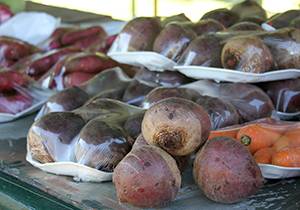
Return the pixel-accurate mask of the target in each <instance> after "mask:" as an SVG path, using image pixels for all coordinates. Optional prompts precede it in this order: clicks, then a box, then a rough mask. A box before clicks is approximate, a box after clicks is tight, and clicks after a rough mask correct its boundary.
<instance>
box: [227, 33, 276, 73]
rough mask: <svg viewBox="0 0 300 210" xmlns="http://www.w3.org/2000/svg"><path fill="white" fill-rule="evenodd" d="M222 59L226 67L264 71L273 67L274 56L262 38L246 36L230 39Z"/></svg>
mask: <svg viewBox="0 0 300 210" xmlns="http://www.w3.org/2000/svg"><path fill="white" fill-rule="evenodd" d="M221 61H222V65H223V67H224V68H225V69H233V70H238V71H243V72H251V73H264V72H267V71H269V69H270V68H271V66H272V64H273V57H272V53H271V51H270V49H269V48H268V47H267V45H266V44H265V43H264V42H263V41H262V40H261V39H260V38H258V37H255V36H246V37H233V38H231V39H229V40H228V41H227V43H226V44H225V45H224V47H223V49H222V53H221Z"/></svg>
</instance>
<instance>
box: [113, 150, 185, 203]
mask: <svg viewBox="0 0 300 210" xmlns="http://www.w3.org/2000/svg"><path fill="white" fill-rule="evenodd" d="M113 184H114V186H115V188H116V191H117V197H118V200H119V202H120V203H123V202H128V203H130V204H132V205H134V206H137V207H140V208H160V207H163V206H165V205H167V204H168V203H170V202H171V201H173V200H174V198H175V197H176V196H177V194H178V192H179V189H180V185H181V174H180V171H179V169H178V167H177V165H176V162H175V160H174V158H172V156H171V155H169V154H168V153H167V152H165V151H164V150H163V149H161V148H159V147H156V146H153V145H146V146H140V147H137V148H135V149H134V150H131V152H130V153H128V154H127V155H126V156H125V157H124V158H123V159H122V161H121V162H120V163H119V164H118V165H117V167H116V168H115V170H114V173H113Z"/></svg>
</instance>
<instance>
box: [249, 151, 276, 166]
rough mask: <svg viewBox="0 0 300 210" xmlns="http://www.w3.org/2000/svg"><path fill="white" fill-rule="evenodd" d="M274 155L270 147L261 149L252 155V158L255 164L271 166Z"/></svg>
mask: <svg viewBox="0 0 300 210" xmlns="http://www.w3.org/2000/svg"><path fill="white" fill-rule="evenodd" d="M274 153H275V151H273V149H272V148H271V147H267V148H262V149H260V150H258V151H257V152H255V153H254V155H253V157H254V159H255V160H256V162H257V163H262V164H271V163H272V156H273V154H274Z"/></svg>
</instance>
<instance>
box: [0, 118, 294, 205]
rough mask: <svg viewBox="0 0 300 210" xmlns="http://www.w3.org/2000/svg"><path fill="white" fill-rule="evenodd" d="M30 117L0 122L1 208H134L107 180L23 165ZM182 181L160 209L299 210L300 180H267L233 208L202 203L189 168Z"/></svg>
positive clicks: (201, 195) (210, 202)
mask: <svg viewBox="0 0 300 210" xmlns="http://www.w3.org/2000/svg"><path fill="white" fill-rule="evenodd" d="M34 116H35V115H29V116H27V117H24V118H22V119H19V120H16V121H13V122H10V123H2V124H0V160H1V169H0V172H1V173H0V209H3V210H5V209H14V210H15V209H57V210H59V209H139V208H136V207H134V206H132V205H130V204H128V203H124V204H119V203H118V200H117V197H116V191H115V188H114V186H113V184H112V182H104V183H90V182H76V181H75V180H73V178H72V177H68V176H60V175H55V174H50V173H46V172H43V171H41V170H40V169H38V168H35V167H33V166H32V165H31V164H30V163H28V162H27V161H26V159H25V156H26V135H27V132H28V129H29V127H30V125H31V124H32V122H33V120H34ZM182 180H183V183H182V187H181V189H180V191H179V194H178V196H177V197H176V198H175V200H173V201H172V202H171V203H169V204H168V205H167V206H166V207H164V208H161V209H162V210H169V209H172V210H176V209H178V210H182V209H185V210H189V209H213V210H219V209H220V210H232V209H234V210H244V209H245V210H248V209H249V210H252V209H253V210H254V209H255V210H257V209H258V210H260V209H272V210H273V209H293V210H294V209H300V178H290V179H281V180H267V183H266V184H265V185H264V186H262V187H261V189H260V190H259V191H258V192H257V193H256V194H255V195H253V196H251V197H249V198H248V199H246V200H244V201H242V202H239V203H236V204H220V203H216V202H213V201H211V200H209V199H207V198H206V197H205V196H204V195H203V194H202V192H201V191H200V190H199V189H198V187H197V186H196V185H195V184H194V181H193V179H192V169H191V167H189V168H188V169H187V170H186V171H185V172H184V173H183V177H182Z"/></svg>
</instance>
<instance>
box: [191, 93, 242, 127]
mask: <svg viewBox="0 0 300 210" xmlns="http://www.w3.org/2000/svg"><path fill="white" fill-rule="evenodd" d="M196 103H197V104H199V105H200V106H202V107H203V108H204V109H205V111H206V112H207V114H208V115H209V117H210V121H211V130H216V129H218V128H222V127H225V126H229V125H235V124H238V123H239V114H238V111H237V110H236V109H235V108H234V107H233V105H232V104H231V103H230V102H229V101H226V100H224V99H220V98H217V97H212V96H200V97H199V98H198V99H197V100H196Z"/></svg>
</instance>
